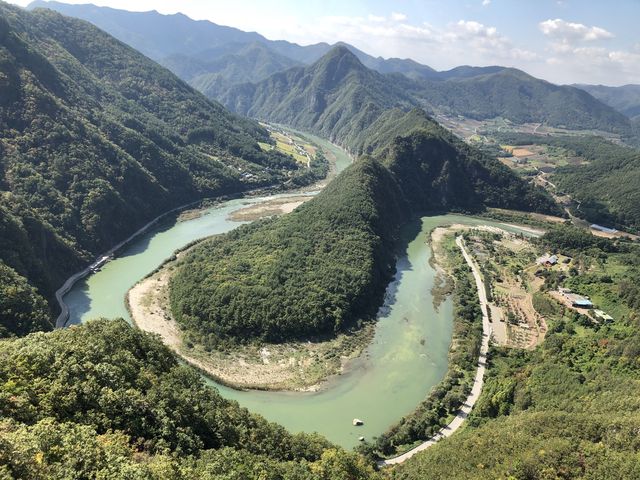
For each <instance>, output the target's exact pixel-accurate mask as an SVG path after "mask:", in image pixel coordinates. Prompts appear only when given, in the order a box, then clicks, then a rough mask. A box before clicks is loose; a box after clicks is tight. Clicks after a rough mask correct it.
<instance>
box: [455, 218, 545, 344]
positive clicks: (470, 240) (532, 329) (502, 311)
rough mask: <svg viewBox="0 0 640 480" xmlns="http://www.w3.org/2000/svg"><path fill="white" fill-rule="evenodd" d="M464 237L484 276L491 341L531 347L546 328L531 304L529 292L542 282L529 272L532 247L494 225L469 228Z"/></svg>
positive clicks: (532, 263)
mask: <svg viewBox="0 0 640 480" xmlns="http://www.w3.org/2000/svg"><path fill="white" fill-rule="evenodd" d="M464 238H465V242H466V244H467V246H468V248H469V250H470V251H471V252H472V255H473V256H474V258H475V259H476V261H477V262H478V265H480V269H481V271H482V274H483V276H484V282H485V286H486V288H487V298H488V299H489V310H490V318H491V328H492V332H493V339H494V341H495V342H496V343H497V344H498V345H503V346H508V347H512V348H524V349H531V348H534V347H535V346H536V345H538V344H539V343H540V342H541V341H542V340H543V339H544V336H545V334H546V331H547V325H546V322H545V319H544V317H543V316H542V315H541V314H540V313H538V312H537V311H536V309H535V308H534V307H533V294H534V293H535V292H536V291H537V290H538V289H539V288H540V286H541V283H542V282H540V281H539V280H538V279H536V277H535V275H533V272H532V271H531V270H532V267H534V266H535V258H536V255H537V253H538V250H537V248H536V246H535V245H534V244H532V243H531V242H529V241H528V240H526V239H525V238H524V237H523V236H521V235H515V234H512V233H508V232H505V231H503V230H500V229H494V228H483V229H473V230H469V231H467V232H465V233H464Z"/></svg>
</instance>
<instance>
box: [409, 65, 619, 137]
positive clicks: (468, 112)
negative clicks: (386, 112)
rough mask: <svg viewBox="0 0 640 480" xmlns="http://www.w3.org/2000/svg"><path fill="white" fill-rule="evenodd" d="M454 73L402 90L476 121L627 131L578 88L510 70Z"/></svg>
mask: <svg viewBox="0 0 640 480" xmlns="http://www.w3.org/2000/svg"><path fill="white" fill-rule="evenodd" d="M456 70H457V71H456V72H455V75H454V74H453V73H452V74H451V75H452V76H450V77H445V80H444V81H441V80H440V81H439V80H421V81H415V82H412V83H409V82H404V86H405V88H407V90H409V91H411V93H412V94H413V95H414V96H415V97H416V98H419V99H422V100H424V101H426V102H427V103H428V104H429V105H430V106H431V107H432V108H435V109H437V110H439V111H442V112H445V113H449V114H455V115H463V116H465V117H470V118H475V119H480V120H482V119H487V118H495V117H503V118H507V119H509V120H511V121H512V122H515V123H544V124H547V125H550V126H554V127H564V128H568V129H576V130H578V129H599V130H604V131H614V132H619V133H622V132H626V131H627V130H628V129H629V128H630V122H629V119H627V118H626V117H625V116H624V115H622V114H621V113H619V112H617V111H616V110H614V109H613V108H611V107H609V106H608V105H605V104H604V103H602V102H600V101H599V100H597V99H595V98H593V97H592V96H591V95H589V94H587V93H586V92H585V91H583V90H580V89H578V88H574V87H569V86H559V85H554V84H552V83H549V82H546V81H544V80H540V79H537V78H535V77H532V76H531V75H528V74H526V73H525V72H523V71H520V70H517V69H513V68H501V67H496V68H494V67H490V68H487V69H477V70H474V69H471V68H468V69H464V68H461V69H456ZM399 81H402V78H400V79H399Z"/></svg>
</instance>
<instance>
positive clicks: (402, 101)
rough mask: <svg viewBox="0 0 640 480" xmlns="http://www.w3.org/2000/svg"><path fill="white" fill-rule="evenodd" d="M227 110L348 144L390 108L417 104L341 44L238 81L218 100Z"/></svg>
mask: <svg viewBox="0 0 640 480" xmlns="http://www.w3.org/2000/svg"><path fill="white" fill-rule="evenodd" d="M221 100H222V102H223V103H224V104H225V105H227V106H228V107H229V108H230V109H231V110H233V111H236V112H238V113H242V114H244V115H248V116H251V117H256V118H261V119H266V120H269V121H271V122H275V123H285V124H288V125H292V126H294V127H296V128H300V129H306V130H309V131H312V132H314V133H317V134H319V135H322V136H325V137H328V138H331V139H333V140H336V141H338V142H341V143H342V144H343V145H345V146H346V147H349V148H353V146H354V140H353V138H354V137H355V136H356V135H358V134H359V133H360V132H361V131H362V130H364V129H366V128H367V127H368V126H369V125H370V124H371V123H372V122H374V121H375V120H376V119H377V118H378V117H379V116H380V115H382V113H383V112H384V111H386V110H388V109H391V108H398V107H399V108H402V109H409V108H411V107H412V106H414V105H416V103H415V101H414V100H413V99H411V98H410V97H408V96H407V95H406V94H405V93H404V92H403V91H402V90H401V89H399V88H396V86H395V85H394V84H393V83H391V82H390V81H389V80H388V79H387V77H385V76H384V75H381V74H379V73H377V72H374V71H373V70H369V69H368V68H366V67H365V66H364V65H363V64H362V63H361V62H360V61H359V60H358V58H357V57H356V56H355V55H354V54H353V53H351V51H350V50H349V49H347V48H346V47H344V46H338V47H335V48H333V49H332V50H331V51H330V52H329V53H327V54H326V55H325V56H323V57H322V58H321V59H320V60H318V61H317V62H316V63H314V64H313V65H310V66H308V67H297V68H292V69H290V70H287V71H286V72H282V73H277V74H274V75H272V76H271V77H269V78H268V79H266V80H263V81H262V82H258V83H252V84H249V83H248V84H243V85H238V86H236V87H234V88H232V89H230V90H229V92H228V93H227V94H226V95H225V96H224V97H223V98H222V99H221Z"/></svg>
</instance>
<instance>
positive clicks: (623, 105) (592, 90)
mask: <svg viewBox="0 0 640 480" xmlns="http://www.w3.org/2000/svg"><path fill="white" fill-rule="evenodd" d="M574 87H577V88H580V89H582V90H584V91H585V92H589V94H590V95H592V96H593V97H595V98H597V99H598V100H600V101H601V102H603V103H606V104H607V105H609V106H610V107H613V108H615V109H616V110H618V111H619V112H621V113H623V114H625V115H626V116H627V117H629V118H631V119H633V120H636V121H640V85H622V86H621V87H607V86H605V85H574Z"/></svg>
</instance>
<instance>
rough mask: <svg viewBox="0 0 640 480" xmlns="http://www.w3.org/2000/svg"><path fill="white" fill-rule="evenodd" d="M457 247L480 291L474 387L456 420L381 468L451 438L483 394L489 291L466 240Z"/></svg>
mask: <svg viewBox="0 0 640 480" xmlns="http://www.w3.org/2000/svg"><path fill="white" fill-rule="evenodd" d="M456 245H458V247H460V250H461V251H462V255H463V256H464V259H465V261H466V262H467V264H468V265H469V267H470V268H471V272H472V273H473V278H475V281H476V287H477V289H478V298H479V299H480V309H481V310H482V344H481V346H480V356H479V357H478V370H477V371H476V376H475V378H474V380H473V387H472V388H471V393H470V394H469V396H468V397H467V399H466V400H465V402H464V403H463V404H462V408H461V409H460V410H459V411H458V413H457V414H456V416H455V418H454V419H453V420H451V422H450V423H449V424H448V425H446V426H445V427H443V428H442V429H440V431H439V432H438V433H436V434H435V435H434V436H433V437H431V438H430V439H429V440H427V441H426V442H424V443H421V444H420V445H418V446H417V447H415V448H412V449H411V450H409V451H408V452H406V453H403V454H402V455H399V456H397V457H394V458H389V459H386V460H380V461H379V462H378V466H379V467H386V466H390V465H397V464H399V463H402V462H404V461H405V460H407V459H409V458H411V457H413V456H414V455H415V454H416V453H418V452H421V451H422V450H426V449H427V448H429V447H430V446H432V445H434V444H436V443H437V442H438V441H439V440H441V439H443V438H446V437H450V436H451V435H453V434H454V433H455V431H456V430H458V429H459V428H460V427H461V426H462V424H463V423H464V421H465V420H466V419H467V417H468V416H469V414H470V413H471V410H472V409H473V406H474V405H475V404H476V402H477V401H478V398H479V397H480V393H481V392H482V386H483V385H484V372H485V368H486V363H487V352H488V351H489V338H491V323H490V322H489V314H488V301H487V291H486V290H485V286H484V282H483V281H482V275H481V274H480V268H479V267H478V265H477V264H476V262H475V261H474V260H473V258H472V257H471V255H469V252H467V249H466V248H465V245H464V239H463V238H462V237H461V236H459V237H456Z"/></svg>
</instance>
